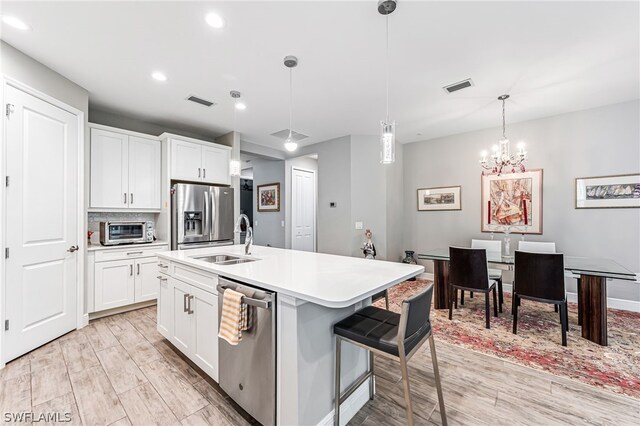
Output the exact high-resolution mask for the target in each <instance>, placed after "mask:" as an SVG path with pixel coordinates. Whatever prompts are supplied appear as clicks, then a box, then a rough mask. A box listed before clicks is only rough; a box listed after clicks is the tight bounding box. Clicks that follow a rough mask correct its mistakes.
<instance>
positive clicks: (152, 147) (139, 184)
mask: <svg viewBox="0 0 640 426" xmlns="http://www.w3.org/2000/svg"><path fill="white" fill-rule="evenodd" d="M161 181H162V179H161V178H160V141H154V140H153V139H145V138H139V137H137V136H129V207H130V208H136V209H159V208H160V207H161V203H160V182H161Z"/></svg>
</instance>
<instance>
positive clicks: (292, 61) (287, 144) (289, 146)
mask: <svg viewBox="0 0 640 426" xmlns="http://www.w3.org/2000/svg"><path fill="white" fill-rule="evenodd" d="M284 66H285V67H287V68H289V136H287V139H286V140H285V141H284V149H286V150H287V151H289V152H293V151H295V150H296V149H298V143H297V142H296V141H295V139H294V138H293V130H292V127H293V68H295V67H296V66H298V58H296V57H295V56H286V57H285V58H284Z"/></svg>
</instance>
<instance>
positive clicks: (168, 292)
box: [156, 273, 173, 339]
mask: <svg viewBox="0 0 640 426" xmlns="http://www.w3.org/2000/svg"><path fill="white" fill-rule="evenodd" d="M156 279H157V280H158V281H159V282H160V292H159V294H158V306H157V310H158V332H159V333H160V334H162V335H163V336H164V337H166V338H167V339H171V336H172V334H173V322H172V320H171V319H172V316H173V287H172V286H171V285H170V283H169V277H167V276H166V275H164V274H162V273H157V278H156Z"/></svg>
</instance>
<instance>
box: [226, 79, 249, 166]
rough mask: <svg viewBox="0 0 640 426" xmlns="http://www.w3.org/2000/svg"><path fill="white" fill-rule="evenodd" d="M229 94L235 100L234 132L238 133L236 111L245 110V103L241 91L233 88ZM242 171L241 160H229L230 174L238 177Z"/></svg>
mask: <svg viewBox="0 0 640 426" xmlns="http://www.w3.org/2000/svg"><path fill="white" fill-rule="evenodd" d="M229 94H230V95H231V98H232V99H233V100H234V106H233V134H234V135H235V134H236V111H237V110H244V109H246V106H245V104H243V103H242V102H240V92H238V91H237V90H232V91H231V92H229ZM239 105H241V107H240V108H239V107H238V106H239ZM241 173H242V166H241V164H240V161H238V160H231V161H230V162H229V175H231V176H233V177H237V176H240V174H241Z"/></svg>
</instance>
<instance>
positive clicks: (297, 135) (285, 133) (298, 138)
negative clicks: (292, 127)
mask: <svg viewBox="0 0 640 426" xmlns="http://www.w3.org/2000/svg"><path fill="white" fill-rule="evenodd" d="M271 136H275V137H276V138H280V139H286V138H287V137H288V136H289V129H284V130H280V131H279V132H275V133H271ZM308 137H309V136H307V135H304V134H302V133H298V132H296V131H292V132H291V138H292V139H293V140H294V141H296V142H298V141H301V140H302V139H306V138H308Z"/></svg>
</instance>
